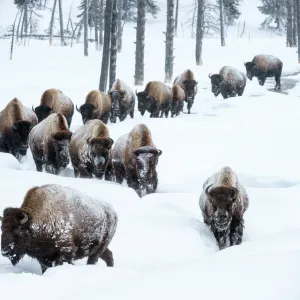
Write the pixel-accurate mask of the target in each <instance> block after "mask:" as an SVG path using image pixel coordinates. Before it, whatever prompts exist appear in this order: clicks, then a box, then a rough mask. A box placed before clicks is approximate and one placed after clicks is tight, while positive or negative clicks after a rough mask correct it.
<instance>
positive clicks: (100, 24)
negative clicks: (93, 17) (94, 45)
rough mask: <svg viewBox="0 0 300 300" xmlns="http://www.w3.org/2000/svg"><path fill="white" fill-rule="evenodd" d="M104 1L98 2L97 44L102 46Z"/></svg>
mask: <svg viewBox="0 0 300 300" xmlns="http://www.w3.org/2000/svg"><path fill="white" fill-rule="evenodd" d="M103 12H104V0H101V1H100V10H99V44H100V46H101V47H102V46H103V23H104V22H103V19H104V13H103Z"/></svg>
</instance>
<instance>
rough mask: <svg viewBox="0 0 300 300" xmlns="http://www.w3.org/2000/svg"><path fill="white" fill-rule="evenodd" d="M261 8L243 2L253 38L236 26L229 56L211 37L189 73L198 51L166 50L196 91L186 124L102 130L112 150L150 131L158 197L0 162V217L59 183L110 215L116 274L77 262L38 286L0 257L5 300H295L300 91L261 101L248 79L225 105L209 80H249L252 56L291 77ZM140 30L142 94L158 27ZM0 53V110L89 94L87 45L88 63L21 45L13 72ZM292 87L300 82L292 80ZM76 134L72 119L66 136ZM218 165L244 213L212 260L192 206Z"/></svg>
mask: <svg viewBox="0 0 300 300" xmlns="http://www.w3.org/2000/svg"><path fill="white" fill-rule="evenodd" d="M6 1H8V0H4V4H7V2H6ZM258 2H259V1H253V0H244V1H243V3H244V4H243V10H242V11H243V15H242V16H241V18H240V21H241V22H243V20H244V19H245V20H246V24H249V26H248V27H247V28H248V30H249V31H250V32H251V34H250V38H249V34H245V37H244V38H239V39H237V38H236V31H237V27H236V26H235V27H233V28H232V29H230V30H231V31H230V32H231V33H230V32H229V33H228V38H227V40H226V47H225V48H221V47H220V41H219V39H217V38H207V39H205V40H204V49H203V51H204V52H203V61H204V66H202V67H196V66H195V64H194V45H195V40H193V39H190V38H188V37H178V38H176V39H175V43H174V46H175V56H176V58H175V66H174V74H173V75H174V76H173V78H175V77H176V76H177V75H178V74H179V73H181V72H182V71H183V70H185V69H187V68H191V69H192V70H193V71H194V72H195V74H196V78H197V80H198V82H199V86H198V94H197V97H196V100H195V104H194V106H193V107H192V114H191V115H187V114H181V115H180V116H179V117H177V118H174V119H171V118H168V119H165V118H163V119H150V118H149V114H147V113H146V114H145V116H144V117H141V116H140V114H139V113H138V112H137V111H136V113H135V118H134V119H130V118H129V117H128V118H127V119H126V120H125V121H124V122H122V123H119V122H117V123H116V124H108V126H109V130H110V133H111V137H112V138H113V139H114V140H115V141H116V140H117V139H118V138H119V137H120V136H121V135H122V134H125V133H128V132H129V131H130V130H131V129H132V128H133V126H134V125H136V124H138V123H145V124H146V125H147V126H148V127H149V128H150V130H151V132H152V136H153V141H154V143H155V144H156V146H157V147H158V148H159V149H161V150H162V151H163V154H162V155H161V156H160V158H159V163H158V168H157V170H158V175H159V185H158V190H157V193H156V194H151V195H148V196H145V197H143V198H142V199H140V198H139V197H138V196H137V194H136V193H135V192H134V191H133V190H131V189H129V188H127V187H126V184H123V185H122V186H121V185H118V184H115V183H111V182H105V181H98V180H88V179H75V178H73V177H74V176H73V170H72V167H71V166H68V168H67V169H66V170H65V171H64V172H63V173H62V175H61V176H54V175H49V174H46V173H38V172H36V171H35V166H34V163H33V160H32V156H31V153H30V152H29V153H28V155H27V157H25V158H24V160H23V162H22V163H21V164H19V162H18V161H17V160H16V159H14V157H12V156H11V155H8V154H3V153H0V182H2V185H1V195H2V197H1V200H0V212H2V211H3V209H4V208H5V207H7V206H19V205H20V204H21V203H22V201H23V198H24V195H25V193H26V191H27V190H28V189H29V188H31V187H33V186H36V185H42V184H50V183H59V184H62V185H65V186H70V187H74V188H76V189H78V190H80V191H81V192H84V193H86V194H87V195H89V196H92V197H96V198H98V199H103V200H105V201H108V202H109V203H111V204H112V205H113V206H114V208H115V209H116V211H117V213H118V215H119V225H118V228H117V232H116V235H115V237H114V239H113V241H112V243H111V245H110V249H111V250H112V251H113V253H114V258H115V267H114V268H107V267H106V266H105V264H104V262H102V261H99V262H98V264H97V265H94V266H87V265H85V262H86V260H81V261H78V262H76V264H75V265H74V266H70V265H64V266H61V267H56V268H52V269H49V270H47V272H46V273H45V274H44V275H43V276H41V269H40V267H39V265H38V263H37V262H36V261H34V260H32V259H30V258H28V257H25V258H24V259H23V260H22V262H20V263H19V264H18V265H17V266H15V267H13V266H12V265H11V264H10V262H9V260H8V259H6V258H4V257H2V256H0V289H1V297H3V299H4V298H9V299H31V300H35V299H40V298H41V297H42V298H43V299H45V300H47V299H51V300H57V299H73V300H77V299H91V298H101V299H109V300H110V299H121V298H122V299H130V300H135V299H154V298H156V299H165V298H167V299H174V300H176V299H182V298H183V297H184V298H187V299H197V300H198V299H200V298H209V299H211V300H213V299H219V298H220V297H222V298H223V299H236V300H240V299H243V300H244V299H249V300H250V299H251V300H253V299H264V300H277V299H278V300H282V299H285V300H298V299H299V298H300V289H299V278H300V239H299V235H300V218H299V211H300V205H299V193H300V176H299V166H298V164H297V162H298V161H299V153H300V143H299V142H298V137H299V133H300V122H299V120H300V101H299V92H300V85H299V84H297V85H296V87H295V88H294V89H292V90H288V91H287V93H288V95H284V94H280V93H274V92H273V91H269V90H268V89H269V88H273V87H274V85H275V81H274V79H271V80H269V81H268V82H267V83H266V85H265V86H264V87H260V86H259V85H258V82H257V79H253V81H252V82H251V81H249V80H248V79H247V86H246V89H245V93H244V96H243V97H239V98H234V99H228V100H223V99H222V97H221V96H219V97H217V98H215V97H214V96H213V94H212V93H211V91H210V82H209V78H208V74H209V73H210V72H217V71H219V69H220V68H221V67H222V66H224V65H232V66H234V67H236V68H238V69H240V70H241V71H243V72H245V70H244V65H243V63H244V62H245V61H248V60H251V59H252V57H253V55H255V54H259V53H267V54H272V55H275V56H278V57H279V58H280V59H281V60H282V61H283V63H284V68H283V69H284V70H283V72H284V74H292V73H294V72H298V71H299V65H298V64H297V57H296V50H295V48H290V49H288V48H286V47H285V39H284V38H280V37H274V36H272V37H271V36H270V34H269V33H265V34H263V32H261V31H259V30H258V29H257V28H258V23H259V22H260V19H261V16H259V15H258V14H257V12H256V10H255V7H256V6H257V5H256V4H257V3H258ZM251 3H253V5H251ZM0 5H3V4H0ZM0 9H1V6H0ZM250 10H252V12H253V13H250ZM2 12H3V10H2V9H1V16H2ZM11 15H13V14H11ZM251 16H252V17H251ZM182 18H184V14H182ZM251 21H252V23H249V22H251ZM0 22H2V19H1V18H0ZM149 24H151V25H149V26H148V27H147V28H146V30H147V31H146V47H145V51H146V54H145V58H146V61H145V84H146V83H147V81H149V80H163V76H164V36H163V34H162V31H164V30H165V24H164V22H162V21H160V22H157V23H155V22H154V20H151V19H150V20H149ZM1 25H2V23H1ZM132 27H133V25H132V24H128V25H126V27H125V32H124V41H125V42H124V49H123V52H122V53H121V54H120V55H119V56H118V66H117V76H118V77H119V78H121V79H122V80H124V81H125V82H126V83H127V84H128V85H130V86H131V87H132V88H133V89H134V90H135V87H134V86H133V74H134V43H133V42H134V39H135V36H134V33H135V31H134V29H133V28H132ZM160 33H161V34H160ZM186 36H187V35H186ZM267 37H268V38H267ZM0 47H1V51H0V64H1V81H0V94H1V99H2V100H1V103H0V109H3V107H4V106H5V105H6V104H7V102H8V101H10V100H11V99H13V98H14V97H18V98H19V99H20V100H21V101H22V102H23V103H24V104H25V105H27V106H28V107H31V105H34V106H36V105H38V103H39V99H40V96H41V94H42V93H43V91H44V90H45V89H48V88H59V89H61V90H62V91H63V92H64V93H65V94H66V95H67V96H69V97H70V98H71V99H72V100H73V101H74V103H75V104H77V105H78V106H79V105H80V104H82V103H83V101H84V98H85V96H86V94H87V93H88V92H89V91H90V90H92V89H95V88H97V87H98V81H99V76H100V65H101V57H102V55H101V54H102V53H101V52H96V51H95V50H94V46H93V44H90V45H89V51H90V52H89V57H83V46H82V44H78V45H74V47H73V48H72V49H71V48H70V47H64V48H61V47H57V46H53V47H49V46H48V42H47V41H45V42H41V41H35V40H31V41H30V44H29V46H28V47H24V46H19V47H17V48H16V49H15V53H14V58H13V60H12V61H10V60H9V41H8V40H0ZM289 78H293V79H295V80H297V81H298V80H299V78H300V76H299V75H296V76H292V77H289ZM137 89H138V90H141V89H143V87H137ZM81 124H82V120H81V116H80V114H79V113H78V112H76V111H75V114H74V118H73V122H72V126H71V130H72V131H75V130H76V129H77V128H78V127H80V126H81ZM224 165H229V166H231V167H232V168H233V169H234V170H235V171H236V172H237V173H238V175H239V178H240V180H241V183H242V184H243V185H244V187H245V188H246V190H247V193H248V195H249V198H250V205H249V209H248V211H247V212H246V214H245V231H244V242H243V244H242V245H240V246H236V247H231V248H228V249H226V250H223V251H218V248H217V245H216V243H215V239H214V237H213V236H212V233H211V232H210V230H209V229H208V228H207V227H206V226H205V225H204V224H203V220H202V216H201V212H200V209H199V206H198V201H199V196H200V193H201V190H202V185H203V182H204V180H205V179H206V178H207V177H208V176H210V175H212V174H213V173H214V172H215V171H217V170H218V169H219V168H220V167H222V166H224Z"/></svg>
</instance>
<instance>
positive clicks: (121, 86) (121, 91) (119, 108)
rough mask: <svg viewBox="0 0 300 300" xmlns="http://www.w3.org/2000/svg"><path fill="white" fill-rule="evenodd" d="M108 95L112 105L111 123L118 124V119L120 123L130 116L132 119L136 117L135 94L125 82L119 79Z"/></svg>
mask: <svg viewBox="0 0 300 300" xmlns="http://www.w3.org/2000/svg"><path fill="white" fill-rule="evenodd" d="M108 95H109V96H110V98H111V103H112V104H111V114H110V122H111V123H116V120H117V117H119V120H120V122H122V121H124V120H125V118H126V117H127V115H128V114H129V115H130V117H131V118H133V117H134V107H135V94H134V92H133V90H132V89H131V88H130V87H129V86H128V85H127V84H126V83H125V82H124V81H121V80H120V79H117V80H116V81H115V82H114V83H113V85H112V87H111V89H110V91H109V92H108Z"/></svg>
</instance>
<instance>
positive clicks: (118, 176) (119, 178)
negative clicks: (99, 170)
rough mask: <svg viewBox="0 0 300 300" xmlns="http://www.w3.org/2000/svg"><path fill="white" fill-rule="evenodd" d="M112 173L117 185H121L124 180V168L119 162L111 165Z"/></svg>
mask: <svg viewBox="0 0 300 300" xmlns="http://www.w3.org/2000/svg"><path fill="white" fill-rule="evenodd" d="M113 173H114V176H115V181H116V182H117V183H119V184H122V182H123V180H124V178H125V168H124V166H123V164H122V163H121V162H119V163H114V165H113Z"/></svg>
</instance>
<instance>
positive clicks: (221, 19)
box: [219, 0, 225, 47]
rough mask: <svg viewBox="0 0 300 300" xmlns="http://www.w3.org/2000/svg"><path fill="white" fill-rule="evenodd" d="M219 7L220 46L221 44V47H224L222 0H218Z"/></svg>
mask: <svg viewBox="0 0 300 300" xmlns="http://www.w3.org/2000/svg"><path fill="white" fill-rule="evenodd" d="M219 9H220V31H221V46H222V47H225V33H224V6H223V0H219Z"/></svg>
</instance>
